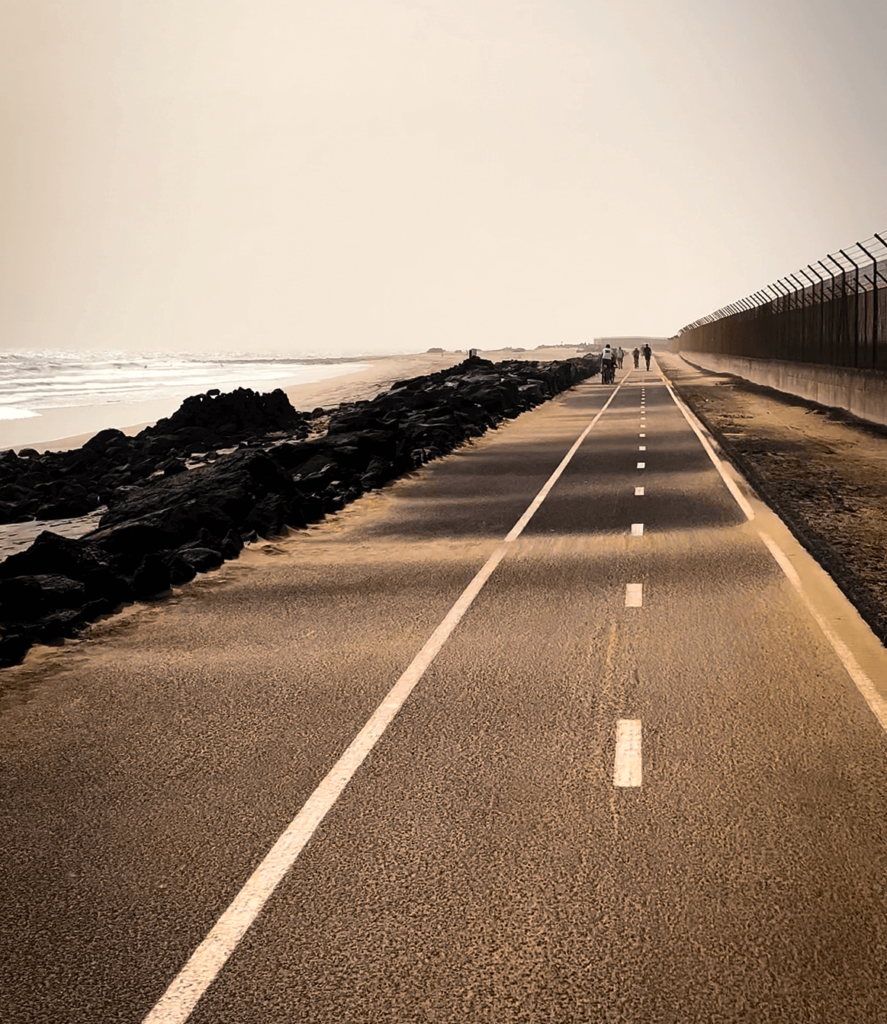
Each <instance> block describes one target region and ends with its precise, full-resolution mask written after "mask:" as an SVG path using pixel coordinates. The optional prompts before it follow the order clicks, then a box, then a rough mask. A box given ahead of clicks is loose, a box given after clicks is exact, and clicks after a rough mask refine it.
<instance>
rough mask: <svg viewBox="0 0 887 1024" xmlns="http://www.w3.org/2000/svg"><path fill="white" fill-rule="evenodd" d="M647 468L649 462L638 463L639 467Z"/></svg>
mask: <svg viewBox="0 0 887 1024" xmlns="http://www.w3.org/2000/svg"><path fill="white" fill-rule="evenodd" d="M646 468H647V463H646V462H639V463H638V469H646Z"/></svg>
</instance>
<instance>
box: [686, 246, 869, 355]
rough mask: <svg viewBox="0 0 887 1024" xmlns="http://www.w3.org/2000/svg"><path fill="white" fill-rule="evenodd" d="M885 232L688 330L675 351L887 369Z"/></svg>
mask: <svg viewBox="0 0 887 1024" xmlns="http://www.w3.org/2000/svg"><path fill="white" fill-rule="evenodd" d="M882 235H885V236H887V231H885V232H883V233H882V234H878V233H877V232H876V233H875V234H874V235H873V237H872V238H869V239H866V241H865V242H855V243H854V244H853V245H851V246H848V247H847V249H846V250H845V249H839V250H838V252H837V253H835V254H834V255H833V254H831V253H829V254H828V255H827V256H826V257H825V259H822V260H818V261H817V262H816V263H815V264H812V263H810V264H808V265H807V266H806V267H805V268H804V269H803V270H798V271H796V272H795V273H793V274H789V275H787V276H786V277H784V278H780V280H778V281H775V282H774V283H773V284H769V285H767V286H766V287H765V288H763V289H761V291H758V292H755V293H754V294H753V295H749V296H747V297H746V298H744V299H740V300H739V301H738V302H732V303H730V305H729V306H725V307H724V308H723V309H719V310H717V311H716V312H714V313H711V314H709V316H705V317H702V318H701V319H700V320H697V321H695V322H694V323H692V324H688V325H687V326H686V327H684V328H682V329H681V330H680V331H679V332H678V334H677V338H676V341H677V347H679V348H681V349H684V350H685V351H687V350H691V351H696V352H718V353H721V354H723V355H734V356H748V357H750V358H753V359H785V360H789V361H791V362H801V363H825V364H827V365H829V366H852V367H856V368H858V369H863V370H871V369H876V370H885V371H887V241H885V240H884V237H882Z"/></svg>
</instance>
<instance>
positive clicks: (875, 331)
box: [856, 234, 885, 369]
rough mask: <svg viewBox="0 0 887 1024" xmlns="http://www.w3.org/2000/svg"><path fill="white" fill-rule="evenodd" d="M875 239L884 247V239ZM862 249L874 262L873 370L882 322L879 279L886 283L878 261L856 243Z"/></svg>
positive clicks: (878, 236)
mask: <svg viewBox="0 0 887 1024" xmlns="http://www.w3.org/2000/svg"><path fill="white" fill-rule="evenodd" d="M875 238H877V239H878V241H879V242H880V243H881V244H882V245H883V244H884V239H883V238H881V236H880V235H878V234H876V235H875ZM856 244H857V245H858V246H859V248H860V249H862V251H863V252H864V253H865V254H866V256H868V258H869V259H870V260H871V261H872V369H874V368H875V367H876V366H877V365H878V326H879V323H880V320H881V317H880V309H879V308H878V278H879V277H880V278H881V280H882V281H884V280H885V279H884V275H883V274H882V273H881V271H880V270H878V259H877V257H876V256H872V254H871V253H870V252H869V251H868V249H866V248H865V246H864V245H863V244H862V243H861V242H857V243H856Z"/></svg>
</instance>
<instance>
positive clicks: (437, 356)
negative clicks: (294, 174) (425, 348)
mask: <svg viewBox="0 0 887 1024" xmlns="http://www.w3.org/2000/svg"><path fill="white" fill-rule="evenodd" d="M477 354H478V356H480V357H481V358H483V359H489V360H491V361H492V362H494V363H495V362H501V361H502V360H506V359H519V360H521V361H525V360H531V361H540V362H544V361H548V360H552V359H569V358H572V357H573V356H575V355H580V354H582V353H581V352H580V351H579V350H578V349H577V348H576V347H575V346H565V347H560V346H542V347H537V348H535V349H528V350H526V351H514V350H512V349H507V348H502V349H478V350H477ZM467 357H468V352H467V351H464V350H463V351H460V350H448V351H444V352H409V353H403V354H399V355H369V356H360V357H357V356H355V357H350V356H349V357H345V356H332V357H330V358H329V359H320V358H318V359H316V360H311V361H310V362H311V363H312V365H330V366H341V365H343V364H345V363H352V362H353V363H369V364H371V365H369V366H367V367H365V368H364V369H362V370H356V371H354V372H353V373H341V374H339V375H338V376H331V377H323V378H321V379H320V380H317V381H309V382H307V383H302V384H291V385H286V384H280V383H278V384H275V385H274V386H273V387H270V386H269V388H268V389H267V390H269V391H273V390H275V388H278V387H279V388H281V390H283V391H284V392H285V393H286V396H287V398H289V400H290V402H291V403H292V405H293V407H294V408H296V409H300V410H303V411H308V412H310V411H311V410H312V409H315V408H318V407H319V408H327V407H330V406H338V405H341V404H342V403H344V402H360V401H368V400H369V399H371V398H373V397H374V396H375V395H377V394H378V393H379V392H380V391H382V390H385V389H386V388H389V387H390V386H391V385H392V384H393V383H394V382H395V381H397V380H403V379H405V378H408V377H418V376H420V375H423V374H428V373H433V372H434V371H435V370H443V369H447V368H448V367H450V366H454V365H456V363H461V362H462V361H463V360H464V359H466V358H467ZM305 362H306V363H307V362H309V361H308V360H306V361H305ZM271 383H273V382H269V384H271ZM253 390H256V389H253ZM182 401H184V398H182V399H178V400H177V401H176V405H175V407H174V408H172V409H170V403H169V400H167V399H157V400H152V401H147V402H132V403H129V404H127V405H126V406H122V405H104V406H95V405H85V406H72V407H67V408H61V409H47V410H46V411H45V413H44V414H43V417H42V418H43V420H44V423H46V422H47V421H56V422H57V423H58V429H59V431H60V433H59V435H58V436H57V437H55V438H51V439H50V440H43V441H21V440H15V441H13V443H11V444H7V443H0V452H3V451H6V450H7V449H11V450H12V451H15V452H20V451H21V450H22V449H25V448H34V449H36V450H37V451H40V452H44V451H68V450H70V449H72V448H80V447H82V446H83V444H85V443H86V441H88V440H89V439H90V438H91V437H94V436H95V435H96V434H97V433H99V431H101V430H106V429H108V428H109V427H113V428H115V429H117V430H122V431H123V433H124V434H127V435H128V436H133V435H135V434H138V433H139V431H141V430H144V428H145V427H148V426H152V425H153V424H154V423H156V422H157V421H158V420H159V419H162V418H163V417H164V416H169V415H171V414H172V413H173V412H175V410H176V409H177V408H178V407H179V406H180V405H181V403H182ZM126 409H129V410H131V412H130V413H127V412H125V410H126ZM114 410H119V413H120V414H119V415H115V413H114ZM100 411H102V412H104V411H106V412H107V417H106V418H105V420H104V422H102V425H101V426H95V423H96V422H97V414H98V413H99V412H100ZM124 419H125V420H126V423H125V425H121V424H122V421H123V420H124ZM78 421H79V422H78ZM29 422H32V421H31V420H30V419H28V420H10V421H8V424H16V425H17V426H20V425H23V424H25V423H29ZM87 423H89V426H88V427H87V425H86V424H87ZM2 430H3V427H2V426H0V435H2ZM23 431H24V427H23V426H22V427H20V429H19V430H15V431H13V433H14V434H22V433H23Z"/></svg>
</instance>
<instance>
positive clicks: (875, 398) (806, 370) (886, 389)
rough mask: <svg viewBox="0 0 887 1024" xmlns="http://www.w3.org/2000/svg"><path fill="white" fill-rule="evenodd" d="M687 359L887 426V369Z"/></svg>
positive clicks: (714, 356)
mask: <svg viewBox="0 0 887 1024" xmlns="http://www.w3.org/2000/svg"><path fill="white" fill-rule="evenodd" d="M681 355H682V356H683V358H684V359H686V360H687V362H688V363H693V364H694V365H695V366H700V367H702V368H703V369H706V370H714V371H715V372H718V373H732V374H735V375H736V376H737V377H744V378H745V379H746V380H750V381H752V382H753V383H755V384H765V385H766V386H767V387H769V388H776V390H777V391H786V392H788V394H790V395H797V396H798V397H799V398H807V399H810V400H811V401H813V402H819V404H820V405H828V406H832V407H833V408H835V409H846V410H847V411H848V412H851V413H853V415H854V416H859V418H860V419H863V420H869V421H870V422H871V423H880V424H882V425H883V426H887V373H884V372H882V371H880V370H851V369H849V368H847V367H843V366H820V365H819V364H818V363H787V362H784V361H783V360H781V359H748V358H746V357H745V356H725V355H720V354H718V353H714V352H685V351H681Z"/></svg>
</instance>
